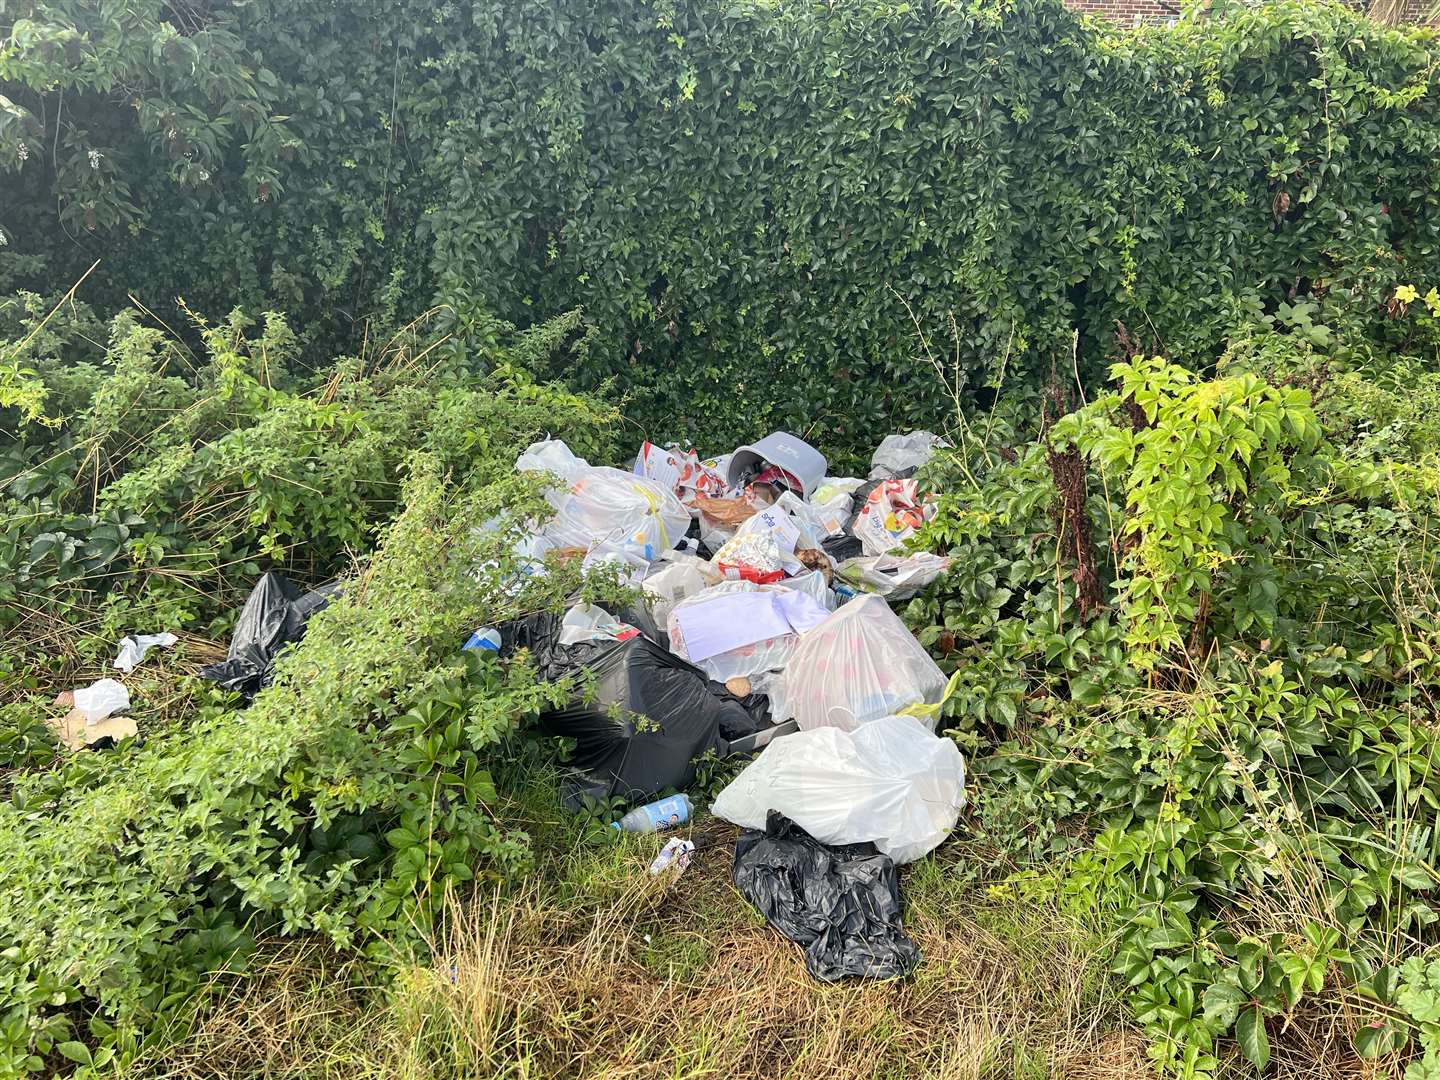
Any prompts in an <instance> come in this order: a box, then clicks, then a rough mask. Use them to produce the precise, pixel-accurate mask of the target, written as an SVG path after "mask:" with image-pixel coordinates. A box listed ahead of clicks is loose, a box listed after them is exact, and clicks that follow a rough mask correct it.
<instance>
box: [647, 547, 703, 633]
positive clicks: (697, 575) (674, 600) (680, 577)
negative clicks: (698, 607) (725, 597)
mask: <svg viewBox="0 0 1440 1080" xmlns="http://www.w3.org/2000/svg"><path fill="white" fill-rule="evenodd" d="M719 580H720V579H719V574H718V573H717V572H716V571H715V570H714V568H713V567H711V565H710V564H709V563H708V562H706V561H705V560H704V559H701V558H697V557H696V556H694V555H680V554H673V553H672V554H670V555H668V556H666V558H665V561H663V562H658V563H656V564H655V566H654V568H653V569H652V570H651V572H650V573H649V574H648V575H647V576H646V578H645V580H644V581H642V582H640V588H642V589H644V590H645V597H646V600H647V602H648V603H649V605H650V613H651V614H652V615H653V616H654V617H655V624H656V625H657V626H660V627H666V626H668V625H669V622H670V612H671V611H672V610H673V609H674V607H675V605H676V604H678V603H679V602H680V601H681V600H684V599H685V598H686V597H690V596H694V595H695V594H696V593H698V592H702V591H704V590H705V589H708V588H709V587H710V586H711V585H715V584H718V583H719Z"/></svg>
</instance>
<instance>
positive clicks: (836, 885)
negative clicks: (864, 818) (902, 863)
mask: <svg viewBox="0 0 1440 1080" xmlns="http://www.w3.org/2000/svg"><path fill="white" fill-rule="evenodd" d="M734 877H735V887H736V888H737V889H739V890H740V893H741V895H743V896H744V897H745V899H746V900H748V901H750V903H752V904H754V905H755V907H756V908H758V909H759V911H760V914H762V915H764V916H765V921H766V922H768V923H769V924H770V925H771V926H773V927H774V928H775V929H776V930H778V931H780V933H782V934H784V935H785V936H786V937H787V938H789V939H790V940H791V941H793V942H795V943H796V944H797V945H799V946H801V947H802V948H803V949H804V950H805V967H806V969H807V970H808V971H809V972H810V974H811V975H813V976H814V977H815V978H817V979H820V980H822V981H823V982H834V981H836V980H837V979H842V978H844V977H845V976H846V975H860V976H864V977H866V978H871V979H893V978H896V977H897V976H900V975H906V974H909V972H910V971H911V970H913V969H914V967H915V965H916V964H918V963H919V962H920V947H919V946H918V945H916V944H915V942H914V941H912V940H911V939H910V937H909V935H907V934H906V933H905V930H904V928H903V927H902V926H901V923H900V876H899V874H898V873H897V872H896V870H895V864H894V863H893V862H891V860H890V856H888V855H882V854H880V852H879V851H877V850H876V849H875V845H874V844H869V843H866V844H846V845H843V846H836V847H831V846H828V845H826V844H822V843H820V841H818V840H816V839H815V838H814V837H813V836H811V835H810V834H809V833H807V832H806V831H805V830H804V829H802V828H800V826H798V825H796V824H795V823H794V822H793V821H791V820H790V819H789V818H787V817H785V816H784V815H783V814H781V813H780V812H779V811H776V810H771V811H770V813H769V815H768V816H767V818H766V820H765V831H764V832H763V833H762V832H757V831H756V830H754V829H743V830H741V833H740V837H739V839H738V840H736V841H735V869H734Z"/></svg>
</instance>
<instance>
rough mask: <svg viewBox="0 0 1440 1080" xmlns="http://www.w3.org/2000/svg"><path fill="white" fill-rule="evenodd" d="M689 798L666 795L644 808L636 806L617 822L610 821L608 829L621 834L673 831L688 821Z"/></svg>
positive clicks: (686, 796)
mask: <svg viewBox="0 0 1440 1080" xmlns="http://www.w3.org/2000/svg"><path fill="white" fill-rule="evenodd" d="M690 812H691V806H690V796H689V795H667V796H666V797H665V798H663V799H656V800H655V801H654V802H652V803H646V804H645V805H644V806H637V807H636V808H635V809H634V810H631V811H630V812H629V813H628V814H626V815H625V816H624V817H622V818H621V819H620V820H619V821H612V822H611V823H610V827H611V828H612V829H619V830H621V831H622V832H633V833H642V832H658V831H659V830H660V829H673V828H674V827H675V826H677V825H684V824H685V822H687V821H689V820H690Z"/></svg>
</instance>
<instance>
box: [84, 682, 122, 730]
mask: <svg viewBox="0 0 1440 1080" xmlns="http://www.w3.org/2000/svg"><path fill="white" fill-rule="evenodd" d="M75 708H77V709H79V710H80V711H81V712H83V713H84V714H85V722H86V723H87V724H98V723H99V722H100V721H101V720H104V719H105V718H106V717H107V716H109V715H110V714H111V713H117V712H124V711H125V710H126V709H128V708H130V691H129V690H127V689H125V684H124V683H122V682H120V681H119V680H118V679H98V680H96V681H95V682H93V683H91V684H90V685H89V686H86V687H84V688H82V689H80V690H76V691H75Z"/></svg>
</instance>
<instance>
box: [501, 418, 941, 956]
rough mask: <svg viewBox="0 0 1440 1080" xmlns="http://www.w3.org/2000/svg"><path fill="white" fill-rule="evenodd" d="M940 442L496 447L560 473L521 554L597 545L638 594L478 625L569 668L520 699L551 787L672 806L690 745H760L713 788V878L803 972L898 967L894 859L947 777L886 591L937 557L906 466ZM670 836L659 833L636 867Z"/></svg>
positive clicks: (906, 636)
mask: <svg viewBox="0 0 1440 1080" xmlns="http://www.w3.org/2000/svg"><path fill="white" fill-rule="evenodd" d="M945 446H948V444H947V443H946V442H945V441H944V440H943V439H941V438H940V437H938V436H936V435H933V434H931V433H929V432H911V433H908V434H898V435H892V436H889V437H887V438H886V439H885V440H884V441H883V442H882V443H881V444H880V446H879V447H878V448H877V449H876V451H875V454H874V457H873V458H872V461H871V468H870V475H869V479H867V480H861V479H858V478H854V477H831V476H828V475H827V462H826V460H825V457H824V455H823V454H821V453H820V452H819V451H818V450H816V449H815V448H814V447H812V446H810V445H809V444H808V443H806V442H804V441H803V440H801V439H799V438H797V437H796V436H794V435H791V434H789V433H786V432H774V433H772V434H771V435H768V436H766V437H765V438H763V439H760V440H758V441H756V442H754V443H752V444H748V445H745V446H741V447H739V448H737V449H736V450H735V451H733V452H732V453H730V454H727V455H724V456H722V457H719V458H709V459H704V458H701V457H700V455H699V452H698V451H696V450H693V449H691V448H688V447H681V446H679V445H670V446H664V447H662V446H659V445H657V444H654V443H650V442H646V443H643V444H642V445H641V447H640V450H639V452H638V453H637V455H636V457H635V462H634V465H633V467H632V471H631V472H629V473H624V472H621V471H619V470H615V469H606V468H603V467H596V466H592V465H590V464H589V463H588V462H586V461H584V460H583V459H581V458H578V457H576V456H575V455H574V454H572V453H571V452H570V450H569V448H568V447H566V446H565V444H564V443H561V442H557V441H554V440H548V441H545V442H541V443H536V444H534V445H532V446H530V447H529V448H528V449H527V450H526V451H525V452H524V453H523V454H521V455H520V459H519V460H518V461H517V462H516V468H517V469H519V470H521V471H525V470H542V471H544V472H547V473H550V474H552V475H553V476H555V477H557V478H558V479H559V481H560V483H561V484H562V485H563V486H560V487H553V488H551V490H550V491H549V492H548V493H547V498H548V500H549V501H550V503H551V505H552V506H553V507H554V508H555V511H556V513H555V516H554V518H553V520H551V521H550V522H548V523H545V524H544V525H542V526H539V527H537V528H536V529H535V530H534V531H533V535H530V536H527V537H525V538H523V539H522V540H521V542H520V543H521V547H520V549H518V550H520V552H521V554H527V553H528V554H531V555H535V556H536V557H537V558H538V555H539V554H543V553H544V552H545V551H551V550H555V549H556V548H561V549H571V550H574V551H576V552H577V553H579V554H581V555H583V557H584V559H585V564H584V565H586V566H591V565H594V564H595V563H596V562H598V561H608V562H618V563H620V564H621V565H622V566H623V567H624V568H625V570H626V571H627V574H628V576H629V577H630V580H631V581H634V582H638V583H639V585H640V587H641V591H642V593H643V596H644V598H645V604H646V607H647V608H648V610H647V611H645V612H643V613H635V612H625V611H614V612H612V611H610V610H607V609H603V608H601V607H597V606H593V605H587V604H581V603H575V604H574V606H572V607H571V608H570V609H569V611H568V612H566V613H565V614H564V616H563V618H562V617H561V616H560V615H559V614H544V615H539V616H533V617H531V618H528V619H525V620H521V621H520V622H518V623H516V624H511V625H510V626H508V627H502V628H501V630H500V632H499V636H500V638H501V646H500V648H501V652H502V654H503V653H506V652H513V651H514V650H515V649H520V648H528V649H529V650H531V652H532V654H533V657H534V660H535V662H536V664H537V667H538V670H539V672H540V674H541V677H542V678H543V679H546V680H547V681H552V682H555V681H559V680H569V681H570V685H571V687H572V693H571V695H570V696H569V698H568V700H567V701H565V702H563V703H562V704H561V705H559V706H555V707H549V708H547V709H546V711H545V712H543V713H542V714H541V718H540V719H541V724H542V726H543V727H544V728H545V729H546V730H547V731H549V732H551V733H552V734H555V735H559V736H564V737H566V738H568V739H570V740H573V743H574V751H573V754H572V756H571V760H570V764H571V766H572V767H573V769H574V773H573V775H572V777H571V780H570V786H569V788H568V790H567V801H568V802H569V803H570V804H571V805H577V804H579V803H580V802H582V801H583V800H585V799H587V798H588V799H610V798H613V797H615V796H621V797H622V798H623V799H625V800H627V801H630V802H632V803H634V802H642V801H644V800H646V799H653V798H654V797H655V796H657V795H662V796H663V797H662V798H660V799H658V800H655V801H653V802H649V803H647V804H646V805H644V806H638V807H637V808H636V809H633V810H631V811H630V812H629V814H627V815H626V816H625V817H624V818H623V819H622V820H621V821H620V822H617V823H616V827H617V828H621V829H624V830H627V831H648V830H650V829H654V828H660V827H664V826H665V825H669V824H674V823H675V822H676V821H679V820H684V818H685V817H688V814H689V802H688V800H686V801H685V803H684V813H683V814H679V813H676V814H671V812H670V810H669V809H666V808H667V807H670V806H671V804H672V803H674V802H675V800H677V799H684V798H685V797H684V796H677V795H668V796H666V795H664V793H665V792H667V791H675V790H678V789H682V788H684V787H686V786H688V785H689V784H690V783H691V782H692V781H693V779H694V777H695V770H696V759H697V758H699V757H702V756H704V755H712V754H713V755H715V756H721V757H724V756H731V755H736V754H753V753H755V752H756V751H760V754H759V757H758V758H756V759H755V760H754V761H752V762H751V763H750V764H749V765H748V766H747V767H746V768H745V769H744V770H743V771H742V772H741V773H740V774H739V776H738V777H737V778H736V779H735V780H734V781H732V782H731V784H730V785H729V786H728V787H727V788H726V789H725V790H724V791H723V792H722V793H721V794H720V796H719V798H717V799H716V801H715V804H714V806H713V811H714V813H715V814H716V815H717V816H720V817H724V818H728V819H729V820H731V821H733V822H735V823H737V824H739V825H741V826H742V827H743V828H744V829H745V830H746V831H745V832H744V833H742V836H741V839H740V841H739V843H738V844H737V846H736V858H735V882H736V885H737V886H738V887H739V888H740V890H741V892H742V893H744V894H745V895H746V896H747V897H748V898H749V899H750V901H751V902H752V903H754V904H755V905H756V906H757V907H758V908H759V909H760V910H761V912H762V913H763V914H764V915H765V917H766V918H767V919H768V920H769V921H770V923H771V924H772V925H773V926H775V928H776V929H778V930H779V931H780V932H781V933H784V934H786V935H787V936H789V937H791V938H792V939H793V940H795V941H797V942H799V943H800V944H801V945H802V946H804V947H805V950H806V964H807V966H808V967H809V970H810V971H811V973H812V974H813V975H815V977H816V978H820V979H826V980H832V979H837V978H840V977H842V976H845V975H863V976H868V977H882V978H884V977H892V976H895V975H901V974H904V973H906V972H908V971H909V970H910V969H911V968H913V967H914V965H915V964H916V963H917V962H918V960H919V952H918V950H917V949H916V947H915V945H914V943H913V942H912V941H910V939H909V938H908V937H907V936H906V935H905V933H904V930H903V928H902V927H901V925H900V918H899V911H900V907H899V881H898V876H897V873H896V864H897V863H906V862H911V861H913V860H915V859H918V858H921V857H923V856H924V855H926V854H927V853H928V852H930V851H931V850H933V849H934V847H935V846H936V845H938V844H939V843H941V842H942V841H943V840H944V839H945V837H946V836H947V835H948V834H949V832H950V831H951V830H952V829H954V827H955V824H956V821H957V819H958V815H959V812H960V808H961V807H962V806H963V804H964V801H965V766H964V759H963V757H962V756H961V754H960V750H959V748H958V747H957V746H956V745H955V743H954V742H953V741H952V740H950V739H948V738H944V737H942V736H939V735H936V734H935V728H936V726H937V724H938V719H939V714H940V711H941V709H942V706H943V703H944V700H945V698H946V695H947V693H948V692H949V691H950V685H949V684H947V682H946V678H945V674H944V673H943V672H942V671H941V670H940V668H939V667H938V666H937V665H936V663H935V661H934V660H932V659H931V658H930V656H929V655H928V654H927V653H926V651H925V649H924V648H922V647H921V645H920V644H919V642H917V641H916V640H915V637H914V636H913V635H912V634H911V633H910V631H909V630H908V629H907V628H906V627H905V624H904V623H903V622H901V620H900V619H899V617H898V616H896V615H895V613H894V612H893V611H892V610H891V609H890V607H889V603H888V602H889V601H899V600H904V599H908V598H909V597H912V596H914V595H916V594H917V593H918V592H919V591H920V590H922V589H924V588H926V587H927V586H929V585H931V584H932V583H933V582H934V581H936V579H937V578H939V577H940V576H941V575H942V574H944V573H945V572H946V571H947V570H948V569H949V568H950V560H949V559H945V558H941V557H939V556H936V555H933V554H930V553H928V552H923V551H912V550H910V546H911V541H913V539H914V538H915V536H916V533H917V532H918V531H919V530H920V529H921V528H922V527H923V526H924V525H925V523H926V522H928V521H930V520H931V519H933V517H934V515H935V509H936V501H935V495H936V493H935V492H933V491H930V490H926V489H925V488H924V487H922V485H921V483H920V482H919V481H917V480H916V479H915V473H916V471H917V470H918V469H920V467H921V466H922V465H924V464H925V463H926V462H927V461H928V460H929V459H930V458H931V456H932V455H933V454H934V453H935V451H936V450H937V449H939V448H941V447H945ZM541 567H542V568H541V571H540V572H543V564H541ZM952 682H953V680H952ZM677 805H678V804H677ZM657 815H659V816H657ZM692 850H693V845H690V842H689V841H686V840H681V839H678V838H677V839H675V840H672V841H671V842H670V843H668V844H667V845H666V846H665V848H664V850H663V851H662V852H661V854H660V856H659V857H658V858H657V859H656V861H655V864H654V865H653V866H652V870H651V872H652V873H659V872H661V870H663V869H664V868H665V867H667V866H676V867H679V868H681V869H683V867H684V865H685V863H686V862H687V861H688V859H689V857H690V853H691V851H692Z"/></svg>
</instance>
